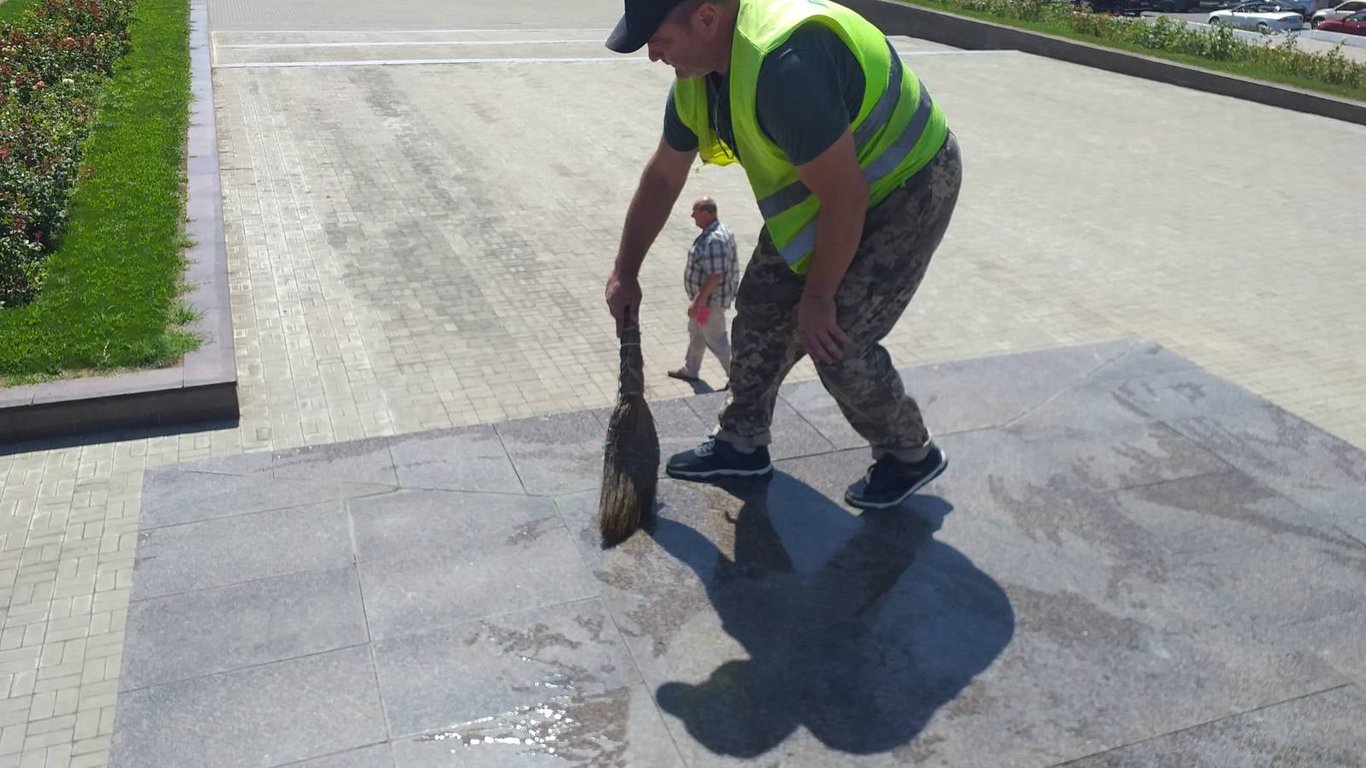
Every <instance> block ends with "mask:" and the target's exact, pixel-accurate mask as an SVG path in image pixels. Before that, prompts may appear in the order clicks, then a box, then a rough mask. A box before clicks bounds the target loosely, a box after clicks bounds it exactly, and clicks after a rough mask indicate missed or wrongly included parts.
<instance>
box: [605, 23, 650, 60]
mask: <svg viewBox="0 0 1366 768" xmlns="http://www.w3.org/2000/svg"><path fill="white" fill-rule="evenodd" d="M660 21H661V22H662V21H663V20H662V19H661V20H660ZM640 26H642V25H641V24H640V23H639V22H637V23H636V24H635V25H634V27H635V28H633V27H632V25H631V24H629V23H628V22H627V19H626V17H625V16H622V17H621V21H618V22H617V26H616V28H615V29H613V30H612V34H610V35H608V36H607V49H608V50H610V51H616V52H617V53H635V52H636V51H638V50H640V49H641V48H642V47H644V45H645V44H646V43H648V42H650V37H651V36H652V35H654V33H655V30H657V29H659V25H658V24H656V25H655V27H654V29H649V30H645V29H640V28H639V27H640Z"/></svg>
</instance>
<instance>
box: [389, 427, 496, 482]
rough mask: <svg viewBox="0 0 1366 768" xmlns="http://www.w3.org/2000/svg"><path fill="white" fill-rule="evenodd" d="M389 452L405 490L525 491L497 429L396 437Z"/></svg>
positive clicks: (392, 440) (390, 440) (451, 431)
mask: <svg viewBox="0 0 1366 768" xmlns="http://www.w3.org/2000/svg"><path fill="white" fill-rule="evenodd" d="M389 451H390V453H391V454H392V455H393V457H394V465H395V468H396V470H397V472H398V480H399V484H400V485H402V486H403V487H404V488H439V489H445V490H452V491H490V492H497V493H521V492H522V490H523V489H522V481H521V480H519V479H518V477H517V472H516V470H515V469H513V467H512V460H511V459H509V458H508V455H507V451H505V450H504V449H503V443H502V441H501V440H500V439H499V438H498V433H497V431H496V430H494V428H493V427H488V426H484V427H473V428H469V429H457V430H449V431H447V430H442V431H439V432H424V433H421V434H414V435H403V436H399V437H392V438H390V439H389Z"/></svg>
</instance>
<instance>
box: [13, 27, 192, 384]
mask: <svg viewBox="0 0 1366 768" xmlns="http://www.w3.org/2000/svg"><path fill="white" fill-rule="evenodd" d="M14 2H22V0H10V2H9V3H6V4H5V6H7V5H9V4H10V3H14ZM5 6H0V9H3V8H4V7H5ZM134 13H135V21H134V22H133V24H132V26H131V28H130V35H131V42H132V49H131V51H130V52H129V53H128V54H127V55H126V56H125V57H124V58H123V59H122V60H121V61H120V62H119V63H118V64H117V66H116V69H115V73H114V76H113V77H112V78H111V79H110V80H109V81H108V84H107V88H106V89H105V91H104V93H103V94H102V96H101V97H100V100H99V104H98V115H97V117H96V122H95V126H94V129H93V130H92V132H91V134H90V137H89V138H88V139H87V141H86V145H85V147H84V151H83V153H82V165H83V173H82V175H83V179H82V180H81V181H80V182H79V183H78V184H77V187H76V189H75V192H74V194H73V197H72V207H71V218H70V221H69V223H68V226H67V229H66V232H65V233H64V234H63V236H62V238H61V243H60V245H59V247H58V248H57V249H56V250H55V251H53V253H52V255H51V257H50V261H49V267H48V269H49V272H48V276H47V281H46V283H45V284H44V287H43V290H42V293H41V294H40V295H39V296H38V298H37V299H36V300H35V301H33V302H32V303H30V304H28V305H25V306H22V307H17V308H12V309H5V310H4V311H0V376H4V377H5V379H6V383H8V384H17V383H25V382H30V381H36V380H42V379H47V378H53V377H57V376H61V375H73V374H82V373H87V372H92V371H109V370H113V369H121V368H139V367H147V366H156V365H164V364H166V363H169V362H173V361H174V360H176V359H178V358H179V357H180V356H181V355H183V354H184V353H185V352H187V351H189V350H190V349H192V348H194V346H195V345H196V344H197V342H196V341H195V339H194V338H193V336H192V335H191V334H190V333H188V332H186V331H185V330H183V328H182V327H181V326H183V325H184V324H186V323H188V322H190V321H191V320H192V319H193V317H192V314H191V313H190V312H189V311H188V310H187V309H186V308H185V307H184V306H183V304H182V302H181V300H180V297H181V295H182V293H183V291H182V288H181V285H180V275H181V272H182V269H183V265H184V257H183V253H182V251H183V248H184V247H186V246H187V245H188V243H187V242H186V240H185V236H184V234H183V230H182V222H183V220H184V210H185V173H184V164H183V158H184V142H185V132H186V126H187V124H188V120H189V104H190V78H189V70H190V60H189V45H188V41H189V3H187V2H185V0H139V2H138V4H137V7H136V8H135V11H134Z"/></svg>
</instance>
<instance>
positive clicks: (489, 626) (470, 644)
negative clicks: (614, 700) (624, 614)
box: [375, 600, 640, 735]
mask: <svg viewBox="0 0 1366 768" xmlns="http://www.w3.org/2000/svg"><path fill="white" fill-rule="evenodd" d="M375 663H376V665H377V669H378V672H379V681H380V690H381V692H382V693H383V696H384V705H385V708H386V711H387V713H388V719H389V724H390V727H391V728H392V729H393V732H394V733H395V735H414V734H419V733H424V732H428V731H433V730H438V729H442V730H453V731H457V732H459V731H460V730H461V729H463V728H469V727H471V726H478V725H479V724H480V722H479V721H482V720H483V719H484V718H499V717H500V716H503V715H504V713H511V712H514V711H516V710H518V708H521V707H525V708H527V711H530V710H532V709H536V708H539V707H543V706H554V702H557V701H558V700H559V699H560V698H562V697H566V696H567V697H570V698H573V697H590V696H601V695H602V694H604V693H606V692H608V691H611V690H614V689H618V688H622V687H625V686H629V685H632V684H634V683H638V682H640V675H639V673H638V672H637V671H636V669H635V666H634V664H632V662H631V658H630V655H629V654H628V653H627V651H626V647H625V645H624V644H623V643H622V642H621V638H620V636H619V635H618V634H617V630H616V628H615V626H613V624H612V619H611V618H610V617H609V616H608V615H607V612H606V610H605V609H604V608H603V606H602V604H601V603H600V602H599V601H597V600H582V601H577V602H573V603H569V604H565V605H557V606H553V607H548V608H539V609H534V610H529V611H521V612H518V613H513V614H504V615H501V616H497V617H492V618H486V619H483V620H482V621H478V622H474V623H465V624H459V625H455V626H451V627H448V628H445V629H436V630H430V631H426V632H420V633H416V634H410V635H404V636H401V637H392V638H388V639H385V640H383V641H380V642H377V643H376V644H375ZM595 725H597V726H598V727H607V728H610V727H616V726H613V725H611V724H609V723H602V722H599V723H596V724H595Z"/></svg>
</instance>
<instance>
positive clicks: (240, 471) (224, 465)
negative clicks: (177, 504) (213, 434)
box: [175, 451, 275, 475]
mask: <svg viewBox="0 0 1366 768" xmlns="http://www.w3.org/2000/svg"><path fill="white" fill-rule="evenodd" d="M274 466H275V457H274V455H273V454H272V453H271V452H270V451H257V452H255V453H239V454H235V455H232V456H213V457H210V458H207V459H195V460H194V461H187V462H183V463H181V464H176V465H175V468H176V469H178V470H182V471H185V472H212V473H215V474H220V475H255V474H259V473H262V472H264V473H269V472H270V470H271V468H272V467H274Z"/></svg>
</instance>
